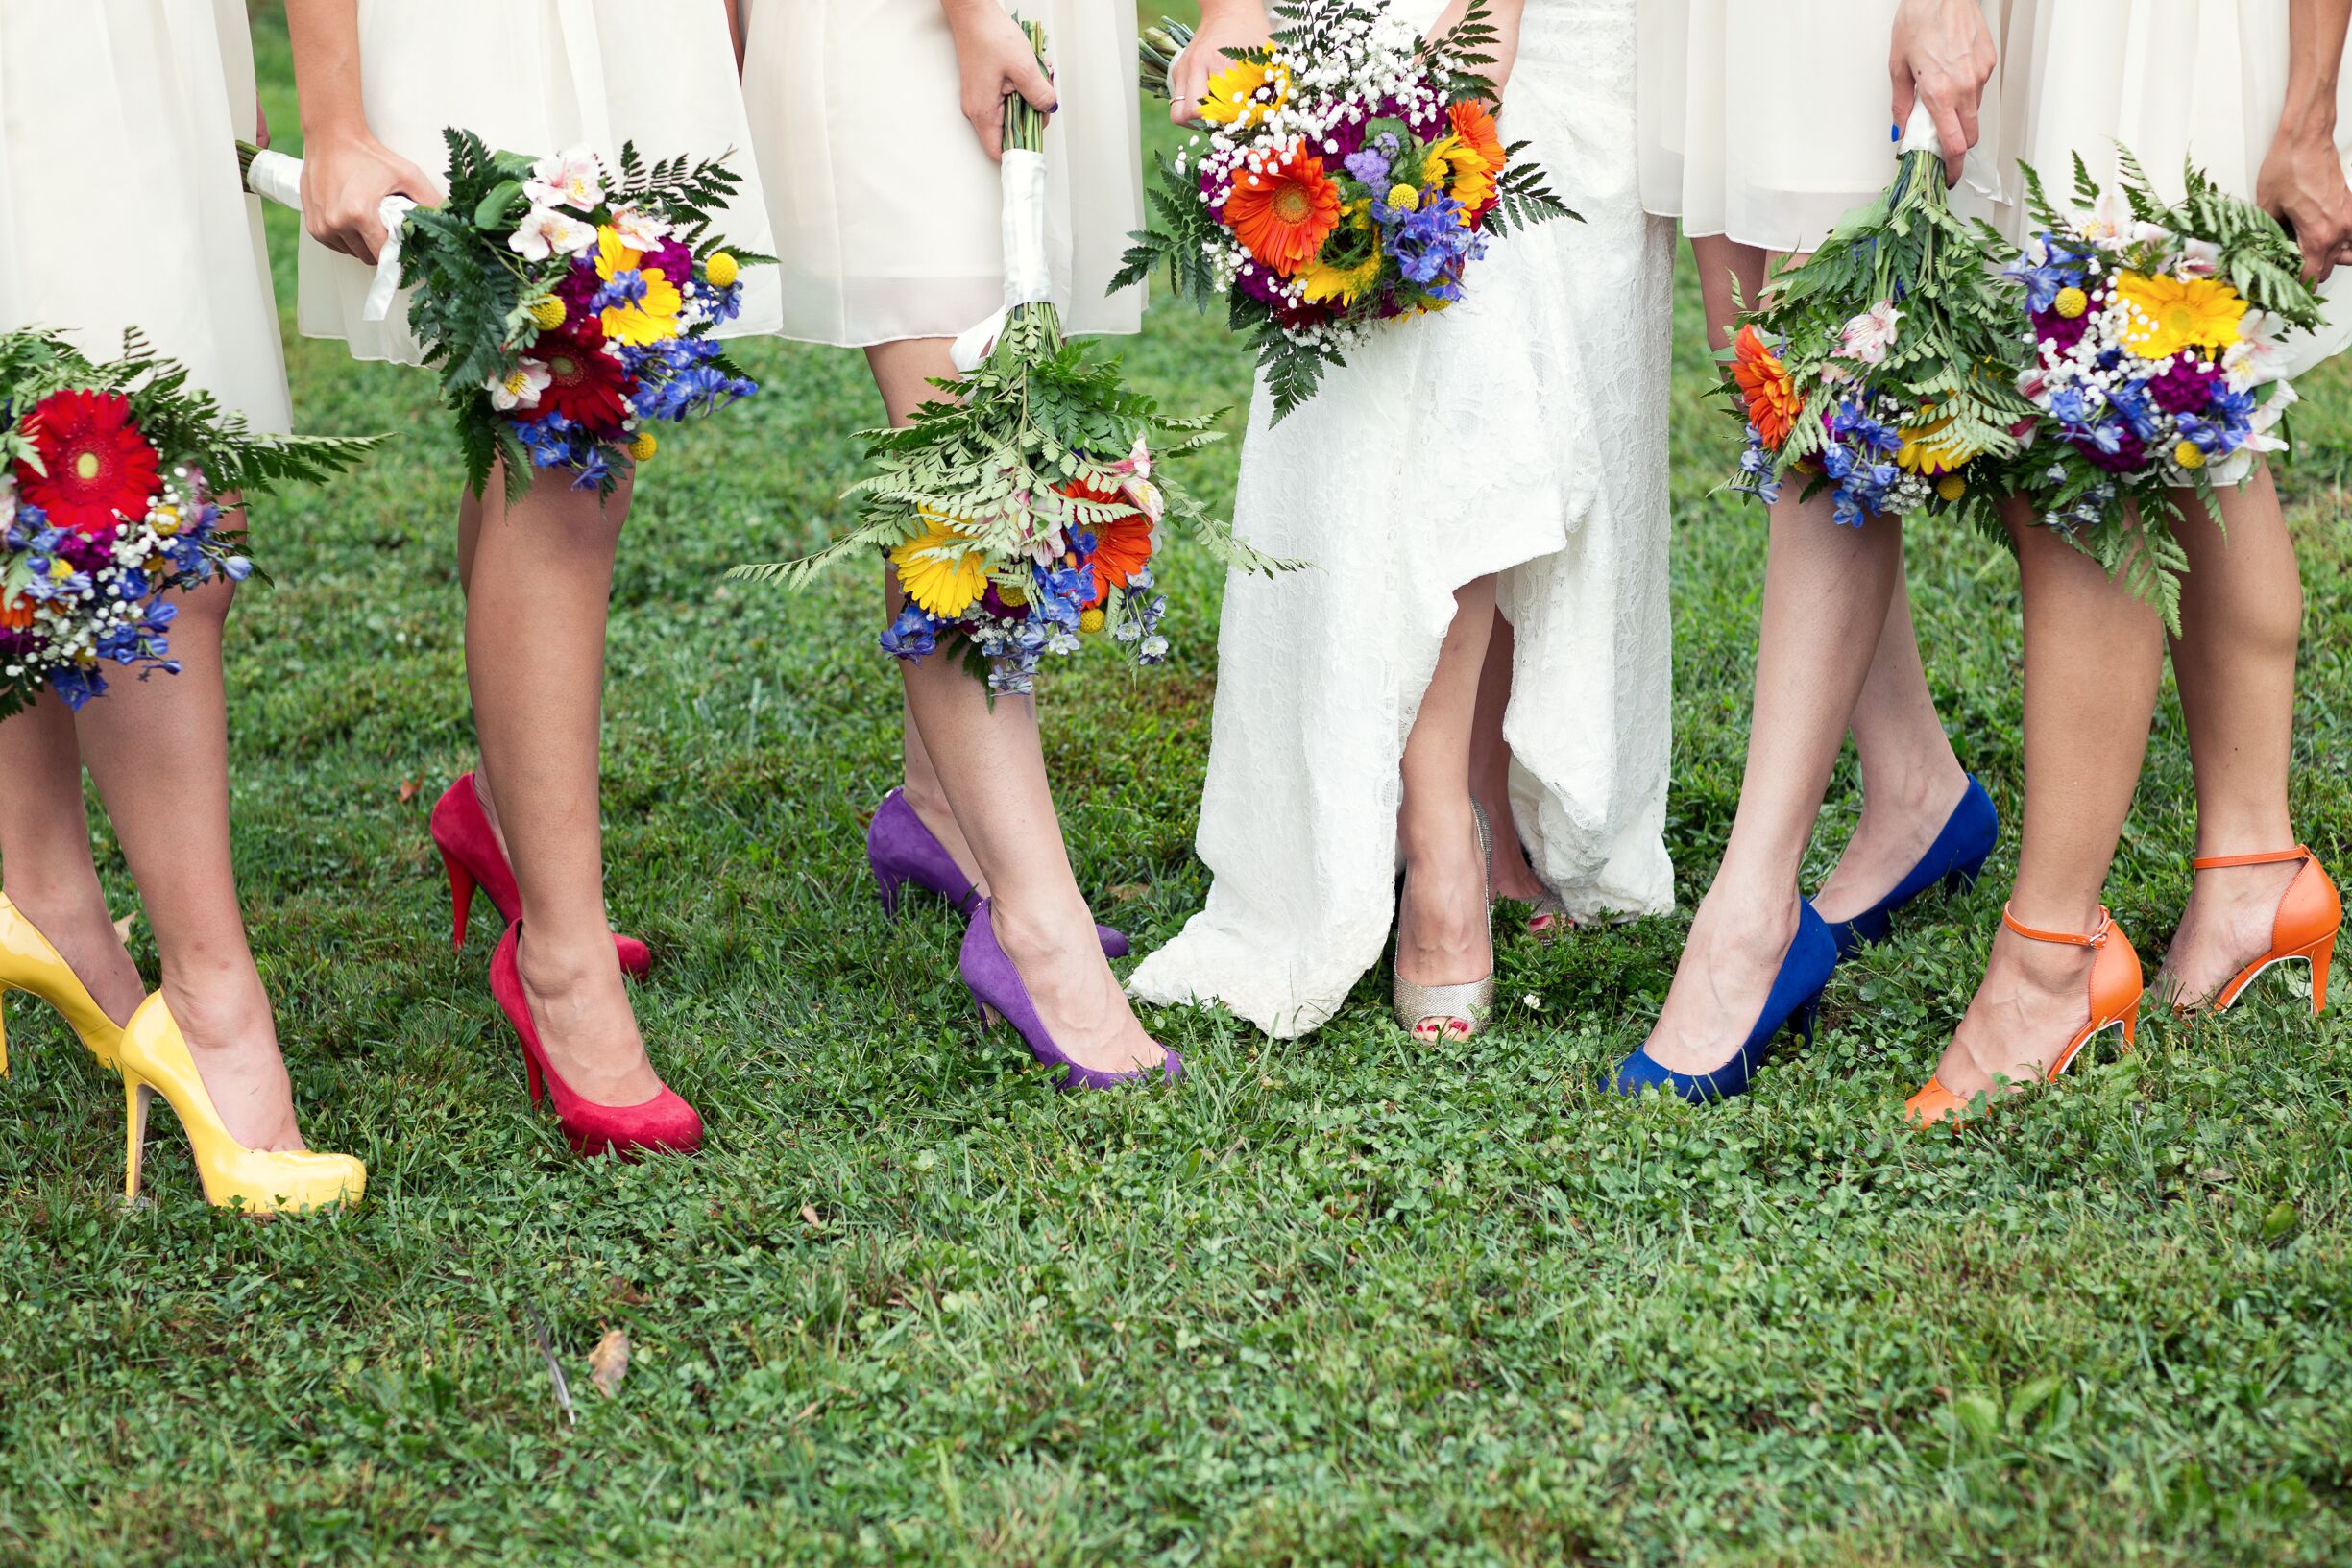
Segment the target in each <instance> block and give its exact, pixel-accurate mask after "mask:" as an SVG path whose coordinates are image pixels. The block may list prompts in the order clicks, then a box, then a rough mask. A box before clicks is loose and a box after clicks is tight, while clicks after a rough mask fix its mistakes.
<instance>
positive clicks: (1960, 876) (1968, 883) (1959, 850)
mask: <svg viewBox="0 0 2352 1568" xmlns="http://www.w3.org/2000/svg"><path fill="white" fill-rule="evenodd" d="M1999 842H2000V812H1999V811H1996V810H1995V809H1994V808H1993V797H1992V796H1990V795H1988V794H1986V793H1985V792H1984V785H1982V784H1978V783H1977V782H1976V775H1975V774H1973V773H1972V774H1970V775H1969V776H1968V792H1967V793H1966V794H1964V795H1962V796H1961V797H1960V804H1959V805H1957V806H1955V807H1953V808H1952V815H1951V816H1949V817H1947V818H1945V819H1944V831H1943V832H1939V833H1937V834H1936V835H1935V842H1934V843H1932V844H1930V845H1928V853H1927V854H1925V855H1923V856H1920V857H1919V864H1917V865H1915V866H1913V867H1912V868H1911V869H1910V872H1909V873H1908V874H1907V875H1906V876H1904V878H1903V880H1901V881H1899V882H1897V883H1896V884H1895V890H1894V891H1893V892H1892V893H1889V894H1887V895H1886V897H1884V898H1882V899H1880V900H1879V902H1878V903H1876V904H1874V905H1871V906H1870V907H1869V908H1867V909H1865V910H1863V911H1862V912H1861V913H1860V914H1858V915H1855V917H1854V918H1853V919H1852V920H1832V921H1831V922H1829V927H1830V935H1831V937H1832V938H1833V939H1835V941H1836V943H1837V957H1838V961H1839V962H1840V963H1843V962H1844V961H1845V960H1846V959H1848V958H1851V957H1853V956H1854V955H1855V953H1859V952H1861V951H1862V949H1864V948H1866V947H1868V946H1869V945H1870V944H1871V943H1873V942H1883V941H1885V940H1886V933H1887V931H1888V930H1889V929H1892V927H1893V925H1894V918H1895V913H1896V911H1897V910H1899V909H1901V908H1903V905H1907V904H1910V903H1912V902H1913V901H1914V900H1916V899H1919V898H1921V897H1922V896H1924V895H1925V894H1926V893H1927V892H1928V890H1929V889H1930V888H1933V887H1935V886H1937V885H1939V884H1940V885H1941V886H1942V887H1943V889H1944V891H1946V892H1947V893H1954V892H1966V891H1967V890H1968V889H1969V888H1971V887H1974V886H1976V878H1977V877H1978V876H1979V875H1981V874H1982V873H1983V871H1984V862H1985V861H1986V860H1987V859H1989V858H1990V857H1991V856H1992V854H1993V846H1994V845H1995V844H1997V843H1999Z"/></svg>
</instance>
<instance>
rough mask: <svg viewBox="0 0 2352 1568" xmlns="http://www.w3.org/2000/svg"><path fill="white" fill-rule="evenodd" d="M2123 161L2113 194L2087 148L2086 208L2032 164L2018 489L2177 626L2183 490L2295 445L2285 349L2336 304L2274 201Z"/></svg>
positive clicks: (2206, 485)
mask: <svg viewBox="0 0 2352 1568" xmlns="http://www.w3.org/2000/svg"><path fill="white" fill-rule="evenodd" d="M2121 166H2122V182H2121V183H2122V188H2121V189H2120V190H2117V191H2104V190H2101V189H2100V188H2099V185H2098V183H2097V181H2094V180H2093V179H2092V178H2091V173H2090V170H2089V169H2088V168H2087V167H2086V166H2085V165H2084V164H2083V161H2082V159H2081V158H2080V157H2076V158H2075V160H2074V195H2075V198H2076V201H2077V203H2078V206H2079V210H2078V211H2077V212H2073V213H2068V212H2061V211H2059V210H2058V209H2057V208H2056V207H2055V206H2053V205H2051V203H2050V201H2049V195H2048V193H2047V191H2045V189H2044V188H2043V184H2042V181H2041V177H2040V176H2039V175H2038V174H2037V173H2036V172H2035V171H2033V170H2032V169H2030V168H2028V169H2026V170H2025V188H2026V194H2027V202H2028V208H2027V209H2028V210H2029V211H2030V212H2031V213H2032V215H2033V219H2034V222H2035V224H2036V225H2037V227H2038V231H2037V232H2036V233H2034V234H2033V236H2032V237H2031V238H2030V239H2028V240H2027V241H2026V242H2025V248H2024V250H2023V251H2022V253H2017V254H2016V256H2015V259H2014V261H2013V262H2012V264H2011V265H2010V266H2009V268H2008V277H2010V279H2012V281H2013V282H2014V283H2015V284H2016V285H2017V294H2016V299H2015V301H2014V302H2013V303H2012V306H2011V316H2010V321H2011V328H2010V329H2011V330H2012V331H2013V332H2015V333H2017V334H2018V335H2019V336H2020V338H2021V339H2022V341H2023V342H2024V344H2025V348H2026V350H2027V352H2028V354H2029V356H2030V357H2029V360H2028V362H2027V364H2026V365H2025V371H2024V373H2023V374H2022V375H2021V376H2020V378H2019V381H2018V386H2019V390H2020V391H2021V392H2023V393H2024V395H2025V397H2026V398H2028V399H2029V400H2030V402H2031V406H2032V413H2033V421H2032V423H2031V426H2030V437H2031V442H2032V446H2033V450H2032V451H2031V452H2030V453H2029V454H2028V455H2027V456H2026V457H2025V459H2023V460H2021V462H2020V465H2019V477H2020V481H2021V483H2020V485H2019V488H2020V489H2021V490H2023V491H2025V493H2026V494H2028V495H2031V497H2032V499H2033V502H2034V508H2035V511H2036V513H2037V514H2038V515H2039V517H2040V519H2041V520H2042V522H2043V523H2045V524H2046V525H2048V526H2049V527H2051V528H2055V529H2057V530H2058V531H2059V532H2061V533H2062V534H2064V535H2065V536H2066V537H2067V538H2068V539H2069V540H2070V541H2072V542H2073V543H2074V544H2075V545H2076V546H2077V547H2079V548H2081V549H2082V550H2084V551H2085V552H2087V553H2089V554H2090V555H2092V556H2094V557H2096V558H2097V560H2098V561H2099V563H2100V564H2101V565H2102V566H2104V567H2106V568H2107V569H2108V570H2109V571H2110V572H2113V573H2115V574H2117V575H2118V576H2119V577H2121V578H2122V579H2123V580H2125V581H2127V582H2129V583H2130V584H2131V585H2132V587H2133V589H2134V590H2135V591H2138V592H2139V593H2140V594H2141V595H2142V596H2143V597H2145V598H2147V599H2149V600H2150V601H2151V602H2153V603H2154V604H2156V605H2157V607H2158V608H2159V609H2161V610H2162V611H2163V612H2164V615H2165V618H2166V620H2167V621H2168V622H2169V623H2170V625H2171V626H2172V627H2173V629H2174V630H2176V631H2177V630H2178V628H2179V621H2180V584H2179V576H2180V573H2181V572H2183V571H2185V570H2187V569H2188V559H2187V557H2186V556H2185V555H2184V554H2183V553H2182V552H2181V548H2180V546H2179V544H2178V543H2176V542H2175V541H2174V539H2173V538H2172V535H2171V524H2172V523H2174V522H2175V521H2178V520H2179V519H2180V518H2181V511H2180V505H2179V502H2178V500H2177V499H2176V498H2175V495H2174V493H2175V492H2178V491H2184V490H2185V491H2192V492H2194V493H2195V494H2196V495H2198V496H2199V497H2201V498H2202V499H2203V500H2204V501H2206V502H2207V503H2208V504H2210V503H2211V502H2212V501H2213V499H2214V493H2215V491H2216V490H2218V489H2219V488H2220V487H2222V486H2225V485H2238V484H2243V483H2244V482H2245V481H2246V479H2247V478H2249V477H2250V476H2251V475H2252V474H2253V472H2254V469H2255V465H2256V464H2257V463H2258V462H2259V461H2260V460H2261V457H2262V455H2263V454H2265V453H2267V452H2275V451H2283V450H2285V449H2286V445H2287V444H2286V441H2285V440H2284V438H2283V436H2281V435H2280V434H2279V433H2277V429H2278V425H2279V422H2280V420H2281V419H2282V418H2283V417H2284V416H2285V414H2286V412H2287V410H2288V409H2289V408H2290V407H2291V406H2292V405H2293V403H2294V401H2295V392H2294V388H2293V387H2292V386H2291V385H2290V384H2289V383H2288V382H2287V380H2286V379H2285V378H2284V369H2283V366H2282V364H2281V356H2280V353H2279V350H2280V347H2281V345H2282V343H2283V342H2284V340H2285V339H2286V337H2287V335H2288V333H2289V332H2290V331H2291V329H2293V328H2295V327H2311V326H2318V325H2319V323H2320V309H2321V306H2320V302H2319V298H2318V296H2317V295H2316V293H2315V292H2314V291H2313V290H2312V288H2311V285H2310V284H2309V283H2307V282H2306V281H2305V280H2304V278H2303V274H2302V257H2301V254H2300V253H2299V252H2298V251H2297V250H2296V248H2295V245H2294V242H2293V241H2292V240H2291V239H2290V238H2289V237H2288V236H2287V232H2286V230H2285V229H2281V228H2280V227H2279V225H2278V222H2277V220H2276V219H2274V218H2272V217H2271V216H2270V215H2269V214H2268V213H2267V212H2264V211H2263V210H2262V209H2261V208H2259V207H2257V206H2255V205H2253V204H2252V203H2250V202H2245V201H2242V200H2240V199H2238V198H2236V197H2233V196H2230V195H2227V194H2226V193H2224V192H2222V191H2221V190H2219V189H2218V188H2217V187H2216V186H2215V185H2214V183H2213V182H2212V181H2210V180H2208V179H2207V178H2205V176H2204V175H2203V174H2202V173H2201V172H2199V171H2198V170H2197V169H2195V168H2194V167H2192V168H2190V169H2189V170H2188V172H2187V191H2188V195H2187V198H2186V199H2185V200H2184V201H2182V202H2181V203H2180V204H2178V205H2171V204H2168V203H2166V202H2165V201H2164V200H2163V199H2162V198H2161V197H2159V196H2158V195H2157V194H2156V192H2155V191H2154V189H2153V188H2151V187H2150V185H2149V184H2148V181H2147V176H2146V174H2145V173H2144V172H2143V171H2142V169H2141V167H2140V164H2139V162H2138V160H2137V159H2135V158H2133V157H2132V156H2131V155H2130V154H2129V153H2127V152H2126V153H2124V154H2123V155H2122V160H2121ZM2021 314H2022V315H2023V317H2024V319H2023V320H2020V319H2019V317H2020V315H2021ZM2132 507H2137V509H2138V514H2139V519H2140V525H2139V526H2138V527H2137V528H2133V527H2130V526H2128V515H2129V514H2128V509H2130V508H2132Z"/></svg>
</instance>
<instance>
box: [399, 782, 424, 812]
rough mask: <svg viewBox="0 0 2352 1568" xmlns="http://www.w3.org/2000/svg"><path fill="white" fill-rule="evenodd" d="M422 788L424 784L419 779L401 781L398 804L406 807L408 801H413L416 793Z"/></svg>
mask: <svg viewBox="0 0 2352 1568" xmlns="http://www.w3.org/2000/svg"><path fill="white" fill-rule="evenodd" d="M422 788H424V781H423V780H421V779H402V780H401V781H400V804H401V805H402V806H406V805H407V804H408V803H409V802H410V801H412V800H415V799H416V798H417V791H418V790H420V789H422Z"/></svg>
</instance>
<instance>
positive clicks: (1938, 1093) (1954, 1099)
mask: <svg viewBox="0 0 2352 1568" xmlns="http://www.w3.org/2000/svg"><path fill="white" fill-rule="evenodd" d="M2000 923H2001V924H2002V925H2004V926H2006V927H2008V928H2009V929H2011V930H2013V931H2015V932H2016V933H2017V934H2018V935H2020V936H2022V937H2025V939H2026V940H2028V941H2032V942H2054V943H2057V944H2059V945H2060V946H2062V947H2070V948H2088V949H2090V950H2091V978H2090V982H2089V1002H2090V1014H2091V1016H2090V1021H2089V1022H2088V1023H2086V1024H2085V1025H2083V1026H2082V1027H2081V1028H2080V1029H2078V1030H2076V1031H2075V1033H2074V1037H2073V1039H2071V1040H2069V1041H2068V1042H2067V1043H2066V1049H2063V1050H2061V1051H2060V1052H2059V1053H2058V1057H2057V1060H2056V1061H2055V1062H2053V1063H2052V1064H2051V1065H2050V1067H2049V1070H2048V1071H2047V1072H2045V1073H2043V1074H2042V1080H2043V1081H2044V1082H2045V1083H2056V1082H2057V1081H2058V1075H2059V1074H2060V1073H2064V1072H2065V1071H2066V1070H2067V1069H2068V1068H2069V1067H2071V1066H2073V1062H2074V1058H2075V1057H2076V1056H2079V1055H2080V1054H2082V1049H2083V1048H2084V1047H2085V1046H2088V1045H2089V1044H2090V1043H2091V1042H2092V1041H2093V1040H2095V1039H2097V1037H2098V1036H2099V1035H2101V1034H2104V1033H2105V1032H2106V1031H2107V1030H2109V1029H2120V1030H2122V1036H2123V1049H2125V1050H2129V1049H2131V1048H2132V1045H2133V1042H2134V1041H2135V1039H2136V1038H2137V1037H2138V1035H2139V1032H2140V1001H2141V998H2142V997H2143V996H2145V995H2146V989H2147V987H2146V981H2145V980H2144V978H2143V977H2142V976H2141V973H2140V955H2139V953H2135V952H2134V951H2132V945H2131V942H2130V939H2129V938H2127V937H2125V936H2124V934H2123V932H2122V928H2121V927H2119V926H2117V925H2116V923H2115V916H2114V915H2112V914H2110V913H2108V912H2107V910H2106V908H2105V906H2104V905H2102V906H2101V907H2100V909H2099V911H2098V925H2097V928H2095V929H2093V930H2092V932H2091V934H2090V935H2088V936H2080V935H2076V934H2075V933H2074V932H2073V931H2037V930H2035V929H2033V928H2032V927H2030V926H2026V925H2023V924H2021V923H2020V922H2019V921H2018V918H2017V916H2015V915H2013V914H2011V913H2010V912H2009V910H2008V908H2007V907H2006V906H2005V905H2004V906H2003V907H2002V909H2001V911H2000ZM1968 1107H1969V1101H1968V1099H1967V1098H1964V1097H1962V1096H1960V1095H1956V1094H1954V1093H1952V1090H1950V1089H1948V1088H1946V1087H1945V1086H1944V1080H1943V1079H1942V1078H1940V1077H1932V1078H1929V1079H1928V1081H1927V1083H1926V1084H1925V1085H1924V1086H1922V1087H1921V1089H1920V1091H1919V1093H1917V1094H1915V1095H1913V1096H1912V1097H1911V1098H1909V1099H1907V1100H1905V1101H1904V1102H1903V1120H1904V1121H1905V1122H1909V1123H1910V1124H1911V1125H1913V1126H1915V1127H1932V1126H1936V1125H1938V1124H1940V1123H1943V1122H1952V1123H1953V1124H1954V1125H1957V1124H1958V1123H1959V1122H1963V1121H1966V1120H1967V1119H1968Z"/></svg>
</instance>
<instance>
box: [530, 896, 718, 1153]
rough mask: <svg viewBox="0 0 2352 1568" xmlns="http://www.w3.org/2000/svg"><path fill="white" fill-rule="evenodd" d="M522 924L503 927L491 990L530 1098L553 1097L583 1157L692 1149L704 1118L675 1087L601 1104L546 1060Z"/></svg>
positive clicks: (696, 1147)
mask: <svg viewBox="0 0 2352 1568" xmlns="http://www.w3.org/2000/svg"><path fill="white" fill-rule="evenodd" d="M521 951H522V925H521V922H520V921H517V922H514V923H512V924H510V925H509V926H508V927H507V928H506V934H504V935H503V936H501V937H499V938H498V947H497V952H496V953H492V954H491V955H490V994H491V995H492V996H493V997H495V998H497V1003H498V1006H499V1008H500V1010H502V1011H503V1012H504V1013H505V1014H506V1020H507V1022H508V1023H510V1024H512V1025H514V1026H515V1035H516V1038H517V1039H518V1040H520V1041H521V1045H522V1072H523V1078H524V1080H525V1082H526V1083H527V1084H528V1085H529V1087H530V1091H531V1103H532V1104H534V1105H536V1104H539V1103H540V1102H541V1096H542V1094H543V1092H544V1094H545V1096H546V1098H548V1099H551V1100H553V1101H554V1102H555V1120H556V1122H557V1123H558V1124H560V1125H561V1126H562V1127H563V1129H564V1138H565V1140H566V1141H567V1142H568V1143H570V1145H571V1148H572V1152H573V1153H575V1154H578V1155H580V1156H581V1157H582V1158H583V1159H589V1158H594V1156H596V1155H599V1154H618V1156H620V1158H622V1159H624V1160H632V1161H633V1160H638V1159H641V1158H643V1156H645V1155H647V1154H692V1153H694V1152H696V1151H697V1150H699V1149H700V1148H701V1147H702V1117H701V1116H700V1115H699V1114H698V1113H697V1112H696V1111H695V1110H694V1107H693V1106H691V1105H690V1104H688V1103H687V1102H686V1100H685V1099H684V1098H681V1097H680V1096H679V1094H678V1092H677V1091H676V1090H674V1089H672V1088H670V1087H669V1085H667V1084H666V1083H665V1084H663V1085H662V1087H661V1089H660V1090H659V1092H657V1093H656V1094H655V1095H654V1097H653V1098H651V1099H648V1100H644V1101H643V1102H641V1103H639V1104H636V1105H605V1104H600V1103H599V1102H597V1101H595V1100H593V1099H589V1098H586V1097H584V1096H582V1095H580V1094H578V1093H577V1092H575V1091H574V1090H573V1089H572V1087H571V1085H570V1084H568V1083H566V1082H565V1081H564V1079H563V1075H562V1074H561V1073H557V1072H556V1071H555V1065H554V1064H553V1063H552V1062H549V1061H548V1060H547V1053H546V1048H545V1047H543V1046H542V1045H541V1044H540V1043H539V1025H538V1023H537V1021H536V1020H534V1019H533V1018H532V1017H531V1001H530V998H529V996H528V995H527V994H525V993H524V991H523V989H522V969H521V962H520V958H519V954H520V953H521Z"/></svg>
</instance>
